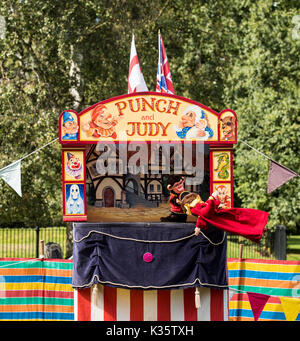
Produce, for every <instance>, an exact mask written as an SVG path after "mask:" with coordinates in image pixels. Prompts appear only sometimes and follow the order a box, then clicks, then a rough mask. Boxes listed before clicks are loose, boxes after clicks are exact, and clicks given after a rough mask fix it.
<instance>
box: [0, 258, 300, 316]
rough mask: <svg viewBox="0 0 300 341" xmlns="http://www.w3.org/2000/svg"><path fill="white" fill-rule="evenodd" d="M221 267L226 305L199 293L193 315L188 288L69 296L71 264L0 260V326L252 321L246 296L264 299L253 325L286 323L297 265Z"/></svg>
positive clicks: (298, 293) (211, 293)
mask: <svg viewBox="0 0 300 341" xmlns="http://www.w3.org/2000/svg"><path fill="white" fill-rule="evenodd" d="M227 264H228V280H229V285H230V288H232V290H229V297H230V300H229V304H228V295H227V294H228V292H227V291H226V290H225V291H224V290H218V289H209V288H200V300H201V307H200V308H199V309H196V308H195V305H194V297H195V295H194V294H195V290H194V288H189V289H184V290H150V291H143V290H126V289H119V288H118V289H117V288H111V287H107V286H102V285H98V288H97V290H95V291H93V288H92V289H82V290H73V288H72V285H71V283H72V268H73V262H72V261H71V260H39V259H24V258H20V259H17V258H5V259H3V258H2V259H1V258H0V320H9V321H21V320H26V321H51V320H55V321H67V320H71V321H72V320H75V321H83V320H85V321H91V320H98V321H121V320H127V321H130V320H132V321H140V320H144V321H146V320H152V321H216V320H228V319H229V320H230V321H253V312H252V309H251V305H250V302H249V296H248V292H250V293H259V294H265V295H269V296H270V297H269V299H268V300H267V303H266V304H265V306H264V308H263V310H262V312H261V314H260V317H259V321H285V320H287V319H286V314H285V312H284V309H283V305H282V301H281V298H298V299H299V300H300V262H297V261H277V260H276V261H274V260H255V259H242V260H239V259H228V262H227ZM232 293H233V295H232ZM228 305H229V311H228ZM295 320H296V321H300V314H298V316H297V317H296V318H295Z"/></svg>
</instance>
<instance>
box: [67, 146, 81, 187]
mask: <svg viewBox="0 0 300 341" xmlns="http://www.w3.org/2000/svg"><path fill="white" fill-rule="evenodd" d="M64 164H65V179H66V180H67V181H69V180H74V179H76V180H83V164H84V162H83V152H81V151H80V152H77V151H66V152H64Z"/></svg>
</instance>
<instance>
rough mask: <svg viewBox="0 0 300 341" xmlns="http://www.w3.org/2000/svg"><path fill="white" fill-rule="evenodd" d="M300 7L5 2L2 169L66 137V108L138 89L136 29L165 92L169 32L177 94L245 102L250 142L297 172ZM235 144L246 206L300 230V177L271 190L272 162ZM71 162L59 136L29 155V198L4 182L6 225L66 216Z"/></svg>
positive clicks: (241, 130) (25, 174)
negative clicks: (161, 54)
mask: <svg viewBox="0 0 300 341" xmlns="http://www.w3.org/2000/svg"><path fill="white" fill-rule="evenodd" d="M298 10H299V9H298V3H297V2H296V1H295V0H292V1H283V0H282V1H280V2H279V1H278V2H275V1H271V0H267V1H262V0H257V1H255V2H253V1H250V0H245V1H237V0H228V1H226V2H224V1H221V0H216V1H204V0H202V1H195V0H191V1H184V0H173V1H170V0H162V1H160V2H159V5H158V3H157V2H154V1H146V0H141V1H138V2H137V1H133V0H130V1H125V0H119V1H107V0H88V1H84V0H70V1H67V2H62V1H58V0H54V1H51V2H50V1H42V0H35V1H33V0H23V1H18V2H13V3H11V1H8V0H3V1H2V3H1V9H0V15H2V16H3V17H4V18H5V21H6V32H5V38H4V39H1V37H0V72H1V73H0V82H1V87H0V99H1V100H0V115H1V123H0V124H1V130H0V146H1V149H0V155H1V162H0V167H3V166H5V165H7V164H9V163H11V162H12V161H14V160H17V159H18V158H20V157H22V156H24V155H26V154H28V153H30V152H31V151H33V150H36V149H37V148H39V147H40V146H42V145H44V144H46V143H47V142H49V141H51V140H53V139H55V138H57V134H58V116H59V114H60V113H61V112H62V111H64V110H66V109H75V110H77V111H81V110H82V109H84V108H86V107H88V106H90V105H92V104H94V103H96V102H99V101H101V100H104V99H107V98H110V97H113V96H117V95H120V94H124V93H127V77H128V65H129V54H130V42H131V37H132V33H135V38H136V47H137V51H138V54H139V62H140V65H141V68H142V71H143V74H144V78H145V80H146V83H147V85H148V88H149V90H155V82H156V67H157V58H158V51H157V45H158V42H157V32H158V29H160V30H161V33H162V37H163V40H164V44H165V47H166V50H167V55H168V59H169V64H170V68H171V73H172V79H173V83H174V87H175V93H176V94H178V95H181V96H185V97H189V98H191V99H193V100H196V101H198V102H200V103H203V104H205V105H207V106H209V107H211V108H212V109H214V110H216V111H218V112H220V111H221V110H223V109H225V108H231V109H233V110H234V111H235V112H236V113H237V115H238V136H239V138H240V139H241V140H245V141H246V142H248V143H249V144H250V145H252V146H253V147H255V148H257V149H259V150H261V151H262V152H264V153H265V154H267V155H268V156H270V157H271V158H273V159H275V160H277V161H279V162H280V163H282V164H283V165H286V166H287V167H289V168H291V169H293V170H295V171H297V170H298V169H299V162H300V161H299V158H296V156H297V155H298V154H297V153H298V152H299V150H298V145H299V133H298V131H299V118H298V115H297V113H298V112H299V92H300V91H299V43H300V39H298V40H295V39H293V37H292V31H293V29H294V28H295V23H293V17H294V16H296V15H297V12H298ZM234 151H235V158H234V162H235V171H234V178H235V199H236V204H237V205H240V206H244V207H255V208H259V209H264V210H266V211H269V212H270V213H271V214H270V223H269V226H270V227H273V226H274V225H275V224H277V223H280V224H286V225H287V226H288V228H289V229H290V231H292V230H293V229H295V228H296V225H297V224H298V225H299V219H300V213H299V208H298V206H299V205H297V203H298V202H299V199H300V198H299V193H300V191H299V182H298V179H293V180H291V181H290V182H289V183H287V184H286V185H284V186H282V187H281V188H280V189H278V190H277V191H275V192H274V193H273V194H271V195H267V193H266V187H267V185H266V183H267V175H268V162H267V161H266V160H265V159H263V158H262V157H261V156H260V155H259V154H255V152H253V151H252V150H249V148H247V147H246V146H245V145H243V144H241V143H239V144H238V145H237V146H236V147H235V149H234ZM60 159H61V156H60V147H59V144H58V143H57V142H56V143H54V144H52V145H51V147H48V148H46V149H44V150H42V151H40V152H39V153H37V154H35V155H34V156H33V157H30V158H28V159H25V160H24V162H22V190H23V193H24V195H23V198H22V199H21V198H19V197H18V196H17V195H16V194H14V193H13V192H12V191H11V189H10V188H9V187H8V186H6V185H3V186H2V193H1V194H0V210H1V211H0V212H1V213H0V223H4V222H12V221H20V220H24V221H25V223H26V224H27V225H30V224H32V222H36V223H38V224H46V225H49V224H60V223H61V218H62V212H61V206H62V205H61V200H62V198H61V175H60V174H61V162H60Z"/></svg>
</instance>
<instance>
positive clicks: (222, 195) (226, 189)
mask: <svg viewBox="0 0 300 341" xmlns="http://www.w3.org/2000/svg"><path fill="white" fill-rule="evenodd" d="M214 191H217V193H218V195H217V199H218V200H220V201H221V208H230V207H231V184H228V183H227V184H215V185H214Z"/></svg>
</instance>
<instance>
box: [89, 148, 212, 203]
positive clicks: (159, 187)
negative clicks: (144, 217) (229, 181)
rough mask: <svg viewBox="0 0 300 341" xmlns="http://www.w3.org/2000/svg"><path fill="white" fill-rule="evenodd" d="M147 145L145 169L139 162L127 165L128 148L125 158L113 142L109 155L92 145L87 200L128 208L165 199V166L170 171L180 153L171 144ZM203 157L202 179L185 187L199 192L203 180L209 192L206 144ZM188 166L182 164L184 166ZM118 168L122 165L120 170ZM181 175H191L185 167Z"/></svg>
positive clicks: (129, 155) (180, 156) (203, 184)
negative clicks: (166, 146) (167, 146)
mask: <svg viewBox="0 0 300 341" xmlns="http://www.w3.org/2000/svg"><path fill="white" fill-rule="evenodd" d="M147 149H148V158H147V160H146V161H147V162H146V163H145V165H147V169H145V168H144V167H142V166H141V165H138V166H136V165H134V166H132V167H130V162H128V161H129V160H130V157H131V156H133V155H134V153H135V152H130V151H127V159H126V162H124V160H123V159H122V157H120V152H119V149H118V148H115V146H114V147H113V148H112V150H111V151H110V152H109V156H108V157H107V156H106V157H103V155H104V151H99V150H98V149H97V145H91V146H90V147H89V150H88V152H87V156H86V169H87V198H88V203H89V204H90V205H94V206H96V207H119V208H131V207H138V206H145V207H157V206H159V204H160V203H164V202H167V201H168V197H169V191H168V190H167V188H166V180H167V177H168V175H167V174H168V172H166V169H165V167H170V173H174V160H175V159H177V160H179V159H180V158H182V155H181V154H180V151H179V150H176V148H170V150H169V151H166V150H164V149H160V150H159V151H158V152H157V153H156V152H154V153H153V150H152V153H151V149H150V145H148V146H147ZM105 153H107V154H108V152H107V151H105ZM204 157H205V161H204V166H205V168H206V169H205V178H204V181H203V183H202V184H200V185H190V186H189V185H187V186H186V188H187V190H190V191H197V192H199V191H200V187H201V186H202V187H203V186H205V183H206V185H207V191H208V192H209V188H208V187H209V160H208V159H209V155H208V148H206V153H205V155H204ZM128 163H129V165H128ZM145 165H144V166H145ZM109 166H110V167H109ZM123 167H126V169H124V168H123ZM138 167H139V168H138ZM175 167H176V162H175ZM188 168H189V167H188V166H187V165H185V168H184V169H185V170H187V169H188ZM120 169H123V174H122V172H120ZM165 173H166V174H165ZM181 175H182V176H184V177H189V176H193V175H191V174H187V173H186V172H185V171H183V172H182V173H181Z"/></svg>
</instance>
